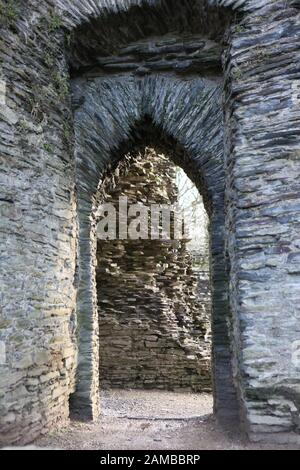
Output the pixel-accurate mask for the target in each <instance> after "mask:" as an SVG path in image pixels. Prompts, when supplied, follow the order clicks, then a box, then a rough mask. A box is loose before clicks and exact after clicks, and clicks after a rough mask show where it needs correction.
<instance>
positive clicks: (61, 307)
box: [0, 0, 300, 443]
mask: <svg viewBox="0 0 300 470" xmlns="http://www.w3.org/2000/svg"><path fill="white" fill-rule="evenodd" d="M10 3H14V2H10ZM161 3H164V5H165V4H166V3H169V4H170V2H155V1H153V0H149V1H145V2H143V5H144V4H150V5H152V7H151V8H149V9H148V10H147V11H146V14H144V17H145V18H144V20H143V22H142V23H141V22H140V21H139V19H140V18H141V16H143V12H144V11H145V10H144V9H143V8H140V7H138V8H135V9H134V11H137V10H139V11H140V10H141V12H140V15H139V16H138V18H137V21H134V22H133V23H134V25H135V26H133V23H130V22H129V16H130V15H129V16H128V15H127V13H126V12H127V11H129V10H130V7H131V6H132V5H135V6H137V5H141V2H140V1H139V0H128V1H124V2H123V1H122V2H117V1H110V0H107V1H105V2H104V1H103V0H93V1H91V0H41V1H40V0H39V1H37V0H26V1H25V0H20V2H15V5H16V7H17V8H16V9H15V10H14V9H12V10H11V9H9V10H6V9H4V10H3V9H2V13H1V18H0V22H1V41H0V56H1V78H0V103H1V104H0V151H1V156H0V158H1V168H0V171H1V176H0V177H1V197H0V204H1V266H0V269H1V297H0V299H1V309H2V310H1V319H0V341H1V343H0V347H1V364H0V388H1V392H0V402H1V403H0V410H1V414H0V423H1V425H0V430H1V431H0V436H1V437H0V440H1V442H5V443H8V442H9V443H14V442H17V441H19V442H20V440H23V441H26V440H27V441H28V440H31V439H32V438H33V437H34V436H37V435H38V434H40V433H41V432H44V431H46V430H47V429H48V428H52V427H53V426H55V425H56V424H57V423H58V422H59V421H60V422H61V421H63V422H65V421H66V420H67V416H68V400H69V396H70V393H71V392H72V391H73V390H74V371H75V368H76V369H77V372H78V375H79V377H80V381H77V387H76V388H77V395H76V400H77V404H78V402H80V405H82V406H83V407H85V408H88V409H89V413H90V417H91V416H92V415H93V416H96V415H97V412H98V403H97V396H98V384H99V380H98V376H97V364H99V355H98V347H96V348H95V349H96V351H94V348H92V347H91V345H94V344H95V345H97V337H98V332H97V327H98V322H97V318H98V317H97V309H96V301H95V295H94V293H95V282H94V277H93V257H94V254H95V253H94V252H93V249H92V248H91V246H88V245H89V244H90V245H91V243H90V239H91V226H90V225H91V223H90V215H91V211H92V202H91V201H92V199H93V196H94V194H95V191H96V188H95V186H96V187H97V184H98V182H99V180H100V179H101V175H102V174H103V171H104V169H105V167H106V166H107V163H108V162H109V161H110V156H111V149H112V148H115V146H116V144H119V143H120V142H121V141H122V140H124V139H126V138H128V137H129V135H130V128H131V126H134V124H135V122H136V119H139V118H140V117H141V114H142V111H143V112H144V110H145V107H146V108H147V111H148V112H149V114H150V115H151V116H152V118H153V120H154V121H155V123H157V124H162V123H164V125H163V128H164V131H165V132H169V133H171V134H172V135H173V136H175V137H176V138H178V140H179V141H180V142H181V143H182V144H183V145H184V146H185V148H186V150H187V151H188V152H189V154H190V156H191V159H192V160H193V161H194V162H195V167H194V168H198V169H201V172H202V174H204V176H205V178H204V179H205V181H206V183H207V186H208V187H209V188H211V192H212V193H213V195H214V197H213V199H214V207H215V208H218V210H217V211H216V212H215V213H212V222H213V226H215V228H217V230H215V234H216V235H215V237H213V238H212V247H211V248H212V255H213V256H212V275H213V292H212V297H213V312H214V313H213V317H214V319H213V337H214V341H213V358H214V361H213V362H214V383H215V386H214V398H215V409H216V411H217V412H218V416H219V411H220V407H221V406H223V411H224V410H229V409H231V407H232V398H233V397H232V395H234V392H233V388H232V387H231V388H230V387H229V388H228V387H224V383H225V382H226V383H228V381H230V380H231V377H232V374H231V365H233V368H234V382H235V385H236V390H237V391H238V394H239V403H240V410H241V412H242V421H241V422H242V423H243V429H245V430H246V431H247V433H248V434H249V435H250V437H251V438H252V439H266V440H275V439H277V440H280V441H283V442H287V441H290V442H291V441H293V442H298V443H299V308H298V306H299V249H300V248H299V212H300V209H299V181H300V180H299V173H300V169H299V145H300V142H299V125H298V122H299V119H300V104H299V85H298V82H299V72H298V69H299V41H300V38H299V7H300V4H299V0H290V1H281V0H244V1H243V0H227V1H226V2H225V1H223V0H211V1H210V0H209V1H208V3H209V4H211V5H215V6H222V5H223V6H224V5H225V6H226V10H227V11H229V10H230V8H231V7H232V8H236V12H237V13H238V14H237V15H235V16H234V19H233V24H232V25H231V27H230V30H229V34H228V35H227V36H226V38H227V40H228V43H226V44H225V45H224V47H225V52H226V53H225V55H224V56H223V60H224V63H223V64H224V67H223V71H224V73H225V96H222V92H218V91H216V92H207V93H204V92H203V93H202V92H201V87H202V90H203V89H204V88H206V85H205V84H204V82H202V80H192V79H191V80H190V79H189V77H186V76H183V77H182V79H179V78H178V75H176V74H177V71H176V64H175V65H174V68H172V74H173V75H174V76H175V75H176V79H175V78H173V76H172V77H170V75H168V74H167V73H166V75H163V76H161V75H159V73H161V71H157V73H156V72H155V73H154V72H151V71H150V72H149V71H145V70H143V69H142V70H140V69H139V66H138V64H137V67H136V69H135V70H138V69H139V70H138V74H137V75H135V70H131V72H128V76H130V78H129V79H127V78H126V79H125V78H124V75H123V74H122V64H121V62H120V61H119V71H120V75H118V74H116V72H115V70H114V74H115V75H114V77H116V76H117V78H118V80H117V81H116V82H114V83H112V81H110V80H107V81H106V82H105V81H103V82H102V85H101V86H100V85H99V87H98V88H97V87H95V88H94V90H93V92H94V94H93V93H92V92H91V89H92V88H93V87H92V86H91V87H90V89H89V91H88V92H86V90H85V91H84V92H83V93H82V95H83V96H81V98H83V100H82V101H79V102H76V103H75V104H76V106H75V117H77V118H78V119H79V120H81V124H82V126H83V125H84V122H86V123H88V124H89V131H86V133H84V132H83V130H81V133H80V124H77V144H78V149H77V152H76V157H74V149H73V147H72V145H71V144H72V129H73V124H72V121H71V122H70V111H71V102H70V93H69V91H68V84H69V75H68V68H67V60H69V56H67V55H66V54H65V50H66V48H67V46H68V44H70V43H71V44H72V42H73V41H74V38H72V36H70V34H69V33H70V32H71V31H76V32H75V36H76V37H77V35H78V34H79V32H78V29H76V28H77V27H81V26H82V25H84V27H82V28H81V33H80V34H79V36H80V40H79V41H77V40H76V41H75V42H76V43H77V46H76V44H75V48H74V50H75V53H74V54H73V63H74V65H76V63H77V62H76V57H77V56H78V57H81V59H82V62H81V65H82V66H84V62H85V60H84V58H85V57H86V56H87V58H86V63H87V64H88V65H89V64H90V58H91V57H90V56H88V51H89V47H91V45H92V44H95V43H96V44H97V43H98V44H99V43H101V44H104V45H105V48H104V49H105V51H104V52H105V54H104V53H103V50H102V51H101V53H102V56H101V54H100V56H101V57H104V56H105V55H106V57H110V56H112V55H113V54H114V51H117V50H118V49H119V46H120V42H122V46H125V45H126V43H127V42H133V41H138V40H140V39H141V37H140V36H139V32H140V31H141V30H142V31H145V32H144V33H142V34H141V36H143V38H144V39H146V37H147V34H148V32H149V31H150V32H149V34H150V36H151V35H155V36H161V35H164V34H167V33H169V32H170V31H173V30H174V28H168V25H171V26H172V24H173V23H172V21H173V20H174V21H175V19H176V18H177V19H178V17H179V19H180V11H181V10H180V8H183V9H184V8H186V11H184V12H183V15H184V20H183V21H180V28H178V31H185V26H186V25H187V23H189V18H192V21H193V23H194V25H195V24H196V25H198V26H199V30H201V31H202V29H203V31H204V33H205V35H210V34H209V29H210V28H212V30H214V33H215V32H216V29H217V30H218V28H219V27H220V23H219V22H218V21H216V19H217V18H216V16H215V15H214V14H212V12H211V11H210V12H209V14H204V15H200V16H201V18H202V19H201V18H200V21H198V20H199V17H196V15H193V14H192V15H191V10H190V0H182V1H180V2H175V0H174V1H172V2H171V3H172V4H174V5H175V6H176V14H174V15H173V14H172V11H170V10H169V9H168V8H167V7H166V8H163V9H162V10H160V13H159V14H157V12H156V8H155V5H156V4H161ZM0 4H1V6H3V5H4V6H5V7H6V6H7V2H3V1H1V2H0ZM195 4H199V5H200V6H201V9H202V11H204V12H205V13H206V5H205V4H206V2H204V1H203V2H202V1H201V0H199V1H198V0H195ZM178 5H179V6H178ZM180 5H181V7H180ZM3 11H4V14H3ZM119 11H121V12H122V14H120V15H119V14H118V12H119ZM187 12H188V14H187ZM192 13H194V10H193V11H192ZM104 14H105V17H104V16H103V15H104ZM114 15H115V16H116V17H117V18H118V21H117V24H116V23H115V22H114V21H111V22H110V21H109V18H110V19H111V17H113V16H114ZM217 16H218V15H217ZM208 17H210V18H211V21H207V18H208ZM92 18H93V20H92ZM96 18H101V21H100V23H99V24H98V23H97V24H96V26H97V27H95V24H94V21H95V19H96ZM103 18H104V20H103ZM166 18H168V19H169V20H170V22H168V21H169V20H168V21H165V20H166ZM195 19H196V21H194V20H195ZM127 20H128V21H127ZM91 21H92V22H93V26H94V27H91ZM122 21H123V23H122ZM124 21H125V22H126V24H127V26H128V25H129V24H130V27H128V28H127V31H128V32H129V34H130V38H129V39H128V38H127V36H126V32H124V31H125V30H124V28H120V30H121V34H120V35H119V36H120V37H119V36H118V38H117V39H116V36H117V35H116V36H115V31H117V30H118V27H119V26H122V24H124ZM147 22H149V23H151V27H150V30H149V28H148V26H147ZM203 22H204V23H205V25H203ZM141 24H143V25H146V28H144V29H143V28H140V25H141ZM156 24H157V25H158V28H155V26H153V25H156ZM212 24H213V25H214V26H212ZM105 25H110V26H109V27H110V30H109V31H108V30H107V29H105ZM79 29H80V28H79ZM221 29H222V34H221V35H219V40H220V39H222V37H223V32H224V28H221ZM87 31H89V32H90V33H91V37H90V36H89V35H88V34H87ZM201 31H198V30H197V33H199V32H200V34H201ZM190 32H191V31H190V30H189V33H190ZM96 33H97V34H99V35H100V36H98V41H95V42H93V40H92V39H93V37H92V34H96ZM132 33H134V34H132ZM101 35H103V37H102V39H103V41H102V40H101ZM210 36H212V37H213V39H215V40H216V41H217V40H218V38H216V36H215V34H212V35H210ZM220 36H221V37H220ZM111 38H113V40H111ZM64 39H66V48H65V46H64V44H65V40H64ZM115 39H116V41H115ZM109 44H111V46H112V47H111V48H109ZM151 44H153V41H152V40H151ZM96 53H97V51H96ZM195 62H197V61H195ZM213 63H215V61H213ZM104 65H105V66H106V65H107V64H104ZM181 65H182V64H181ZM160 66H161V64H160ZM165 66H166V64H164V67H165ZM184 66H187V64H185V65H184ZM172 67H173V66H172ZM200 68H201V67H200V64H199V63H197V71H196V72H194V71H193V73H195V75H194V76H193V77H194V78H195V77H196V78H198V75H197V74H198V71H199V69H200ZM206 70H207V69H206ZM140 73H145V75H142V76H143V80H140V77H141V75H139V74H140ZM102 74H103V75H104V74H105V67H104V68H103V70H102ZM147 74H149V75H147ZM219 84H220V89H221V88H222V86H223V85H222V84H223V81H222V80H221V81H219ZM90 85H91V84H90ZM142 88H143V91H142V92H141V89H142ZM112 89H113V90H114V93H112V92H111V90H112ZM4 90H5V91H4ZM122 90H123V91H122ZM206 91H207V89H206ZM121 92H122V93H124V94H123V99H122V98H120V96H121V94H122V93H121ZM89 93H90V96H91V102H93V104H94V105H95V108H97V111H99V114H96V115H95V113H93V112H91V108H89V106H88V105H86V104H84V100H85V98H87V101H88V95H89ZM99 97H100V98H99ZM141 97H142V98H141ZM95 98H97V100H98V101H99V100H100V99H101V100H102V102H101V106H100V105H99V106H97V104H96V103H97V100H96V99H95ZM116 98H118V99H116ZM172 98H173V99H172ZM141 101H142V102H143V109H142V106H141ZM128 103H130V106H128ZM221 103H223V104H224V106H225V112H226V116H225V133H226V143H225V153H226V159H225V160H226V161H225V167H224V166H223V144H222V138H221V139H219V137H220V132H219V130H218V131H217V134H216V132H214V129H216V122H217V121H218V119H219V114H218V109H219V108H220V109H221ZM80 107H81V108H80ZM79 108H80V110H79V112H78V109H79ZM120 109H121V110H122V112H121V113H120ZM94 111H96V110H94ZM120 115H122V119H121V117H120ZM221 115H223V113H222V110H221ZM99 116H100V118H99ZM101 116H102V119H101ZM80 136H82V137H83V140H84V139H86V141H85V144H86V145H87V144H88V149H89V152H86V148H85V146H84V145H79V142H80ZM99 136H100V137H99ZM81 143H82V142H81ZM82 151H85V155H87V157H86V159H85V158H84V157H83V156H82V154H81V152H82ZM216 155H217V157H216ZM75 159H76V162H77V169H76V173H77V175H79V180H80V181H81V183H82V184H81V185H80V186H78V180H77V193H76V195H77V199H76V198H75V191H74V183H75V169H74V164H75ZM220 171H221V174H222V175H223V177H221V178H220V177H219V176H220ZM196 173H197V172H196V170H195V174H196ZM224 181H226V201H225V203H224V191H223V189H222V188H223V184H224ZM76 202H77V203H79V202H80V210H79V209H78V212H77V213H78V214H79V217H78V219H79V222H80V223H79V232H78V234H77V235H76V230H77V222H78V220H76ZM225 222H226V231H224V229H223V228H224V223H225ZM224 239H225V241H226V253H225V259H226V270H224V263H223V261H224V243H223V242H224ZM77 242H78V243H79V242H80V246H81V250H80V252H79V256H80V261H79V262H78V263H77V268H78V269H77V270H75V267H76V253H77V250H76V243H77ZM88 265H89V268H86V270H83V271H81V270H80V266H84V267H87V266H88ZM78 273H80V275H78ZM225 273H226V275H227V276H228V275H229V278H230V279H229V282H228V278H227V277H226V275H225ZM79 281H80V289H78V290H77V292H78V299H79V300H78V308H77V319H78V320H79V325H78V328H77V338H76V339H75V330H76V315H75V307H76V299H75V293H76V287H77V285H78V284H77V283H78V282H79ZM225 284H226V285H229V288H230V292H229V296H228V295H227V291H226V289H225V287H224V286H225ZM228 298H229V299H230V309H227V307H226V302H227V300H226V299H228ZM224 299H225V300H224ZM224 305H225V307H224ZM228 325H229V331H230V348H229V340H228V338H227V331H228ZM224 332H225V333H224ZM76 340H77V341H76ZM76 343H77V344H79V345H80V350H81V351H80V361H79V364H78V367H77V361H76ZM3 351H4V354H3ZM3 357H4V359H3ZM49 374H50V375H49ZM51 374H52V375H51ZM216 379H217V380H216Z"/></svg>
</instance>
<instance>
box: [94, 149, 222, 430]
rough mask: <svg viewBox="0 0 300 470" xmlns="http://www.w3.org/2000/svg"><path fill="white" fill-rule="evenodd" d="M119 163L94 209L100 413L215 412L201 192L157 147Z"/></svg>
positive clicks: (177, 415) (178, 416) (182, 415)
mask: <svg viewBox="0 0 300 470" xmlns="http://www.w3.org/2000/svg"><path fill="white" fill-rule="evenodd" d="M121 161H122V163H121V164H119V165H118V167H117V168H116V170H115V171H114V173H113V174H111V175H110V177H109V178H106V180H105V181H104V182H103V185H102V189H101V191H102V195H101V199H102V201H101V204H100V205H99V208H98V217H99V224H98V230H97V234H98V242H97V270H96V273H97V275H96V279H97V294H98V312H99V344H100V349H99V376H100V390H101V393H102V400H101V402H102V409H103V413H104V414H107V415H108V416H114V417H116V416H119V417H124V416H127V417H128V419H132V420H134V419H139V417H140V418H141V419H144V418H145V415H149V416H148V418H149V419H150V421H151V420H163V421H168V420H171V421H172V422H173V421H175V422H176V421H180V420H183V421H184V420H186V419H190V418H192V417H194V418H195V417H197V416H198V417H199V413H200V415H201V413H204V412H205V413H204V414H205V415H209V414H210V413H212V401H213V400H212V396H211V391H212V379H211V376H212V373H211V296H210V276H209V235H208V227H209V219H208V216H207V213H206V211H205V208H204V204H203V200H202V197H201V196H200V195H199V191H198V190H197V188H196V187H195V186H194V185H193V183H192V182H191V180H190V179H189V178H188V177H187V176H186V174H185V173H184V171H183V170H182V169H181V168H179V167H178V166H176V165H175V163H173V162H172V161H171V160H170V159H169V157H168V155H167V154H164V153H162V152H160V151H157V150H155V148H153V147H140V146H139V147H137V148H135V149H134V150H133V151H131V152H130V153H127V154H126V155H125V157H124V158H123V159H122V160H121ZM158 209H159V210H158ZM157 210H158V212H157ZM179 227H180V230H179ZM172 392H173V394H172ZM199 394H201V395H202V396H201V397H200V396H199ZM153 401H154V402H155V403H156V405H155V406H153ZM181 402H182V403H186V406H185V407H184V409H183V407H182V406H180V403H181ZM132 403H134V404H135V407H132ZM182 403H181V404H182ZM174 405H175V406H174ZM124 414H125V415H124ZM140 414H141V415H140ZM139 415H140V416H139Z"/></svg>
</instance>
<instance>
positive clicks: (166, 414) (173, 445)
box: [34, 390, 288, 450]
mask: <svg viewBox="0 0 300 470" xmlns="http://www.w3.org/2000/svg"><path fill="white" fill-rule="evenodd" d="M101 399H102V414H101V416H100V418H99V420H98V421H97V422H96V423H93V424H91V423H81V422H80V421H78V420H72V421H71V423H70V426H68V427H67V428H65V429H62V430H60V431H57V432H55V433H52V434H49V435H47V436H45V437H43V438H41V439H39V440H37V441H36V442H35V443H34V444H35V446H38V447H43V448H58V449H85V450H89V449H96V450H115V449H118V450H204V449H274V448H275V449H284V450H285V449H288V447H287V446H285V447H283V446H277V447H274V446H273V447H272V446H262V445H254V444H249V443H247V442H244V441H243V440H242V439H241V437H240V436H238V435H236V434H234V433H228V432H225V431H224V430H223V429H221V428H220V427H219V426H218V425H217V424H216V422H215V420H214V417H213V415H212V404H213V402H212V396H211V395H208V394H191V393H172V392H160V391H125V390H117V391H110V392H105V393H102V397H101Z"/></svg>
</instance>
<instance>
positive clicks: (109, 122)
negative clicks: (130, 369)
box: [73, 76, 237, 420]
mask: <svg viewBox="0 0 300 470" xmlns="http://www.w3.org/2000/svg"><path fill="white" fill-rule="evenodd" d="M73 88H74V99H75V103H82V104H81V105H78V106H77V109H76V112H75V132H76V155H77V168H78V172H77V189H78V214H79V234H80V236H79V259H78V265H79V279H80V280H82V281H83V282H82V283H81V282H80V284H79V290H78V292H79V295H78V312H77V314H78V322H79V334H80V341H81V343H79V366H78V371H77V374H78V375H77V380H78V386H77V387H78V388H77V392H75V394H74V396H73V403H74V406H75V407H76V405H77V407H79V408H81V409H82V411H83V412H84V413H86V414H87V415H88V416H91V417H92V416H94V415H95V414H97V407H98V402H97V400H98V382H99V380H98V370H97V368H98V360H97V351H98V346H97V345H98V337H97V336H98V327H97V325H96V323H97V318H98V314H97V302H96V290H95V240H94V236H95V220H93V218H92V219H91V216H92V214H93V212H94V211H95V209H96V207H97V203H96V200H97V189H98V188H99V181H100V182H101V180H102V179H103V177H104V175H105V174H106V172H107V169H108V168H109V167H113V166H114V165H115V164H116V163H117V161H116V154H118V152H115V150H117V149H118V147H119V146H121V147H123V146H124V142H125V141H128V139H130V138H131V139H133V136H134V134H135V133H136V128H137V125H138V123H139V122H141V121H142V120H143V117H144V116H145V117H146V116H148V124H147V125H145V124H144V126H143V127H144V128H143V131H142V134H143V136H144V138H145V139H147V133H149V136H150V138H151V137H152V139H154V140H155V135H156V134H157V137H156V139H157V140H158V142H159V140H160V139H161V137H160V135H159V134H162V135H165V136H167V137H168V136H169V139H170V138H173V141H174V143H173V146H174V145H176V142H178V144H180V145H181V146H182V150H181V152H178V157H177V163H178V164H179V165H180V166H182V167H183V168H184V169H185V170H186V172H187V173H188V174H190V175H191V177H192V179H193V181H194V182H195V184H196V185H197V187H198V189H199V190H200V191H201V192H202V194H203V195H204V198H205V200H206V204H207V206H208V208H209V211H210V216H211V246H212V279H213V281H212V282H213V369H214V396H215V409H216V412H217V414H218V416H219V419H220V420H226V419H233V418H235V419H236V418H237V398H236V392H235V389H234V385H233V377H232V369H231V354H232V353H231V351H230V340H229V331H228V326H227V325H228V323H229V320H228V315H229V311H228V292H227V289H228V279H227V273H226V267H225V256H224V246H225V219H224V213H225V209H224V203H225V201H224V197H225V193H224V190H225V181H224V168H223V164H222V159H223V113H222V106H221V91H220V87H219V86H218V85H217V84H215V83H214V82H210V81H206V80H203V79H192V80H190V81H182V80H180V79H176V78H166V77H160V76H152V77H147V78H145V79H135V78H132V77H128V78H126V77H125V78H124V77H121V78H111V79H102V78H99V79H98V78H96V79H94V80H92V81H91V80H90V79H89V80H88V81H86V82H85V81H84V79H79V80H75V81H74V87H73ZM104 90H105V93H104ZM161 95H162V96H163V99H161V98H160V97H161ZM116 104H117V105H116ZM149 118H150V127H149ZM151 122H154V123H155V124H156V126H155V128H153V126H151ZM147 126H148V128H147ZM155 132H156V134H155ZM140 134H141V131H140V132H139V135H140ZM153 136H154V137H153ZM175 136H176V141H175V140H174V137H175ZM148 138H149V137H148ZM139 139H140V140H141V139H142V137H141V135H140V136H139ZM178 144H177V146H178ZM171 146H172V144H171ZM94 348H95V349H94ZM91 391H93V392H92V393H91Z"/></svg>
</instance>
